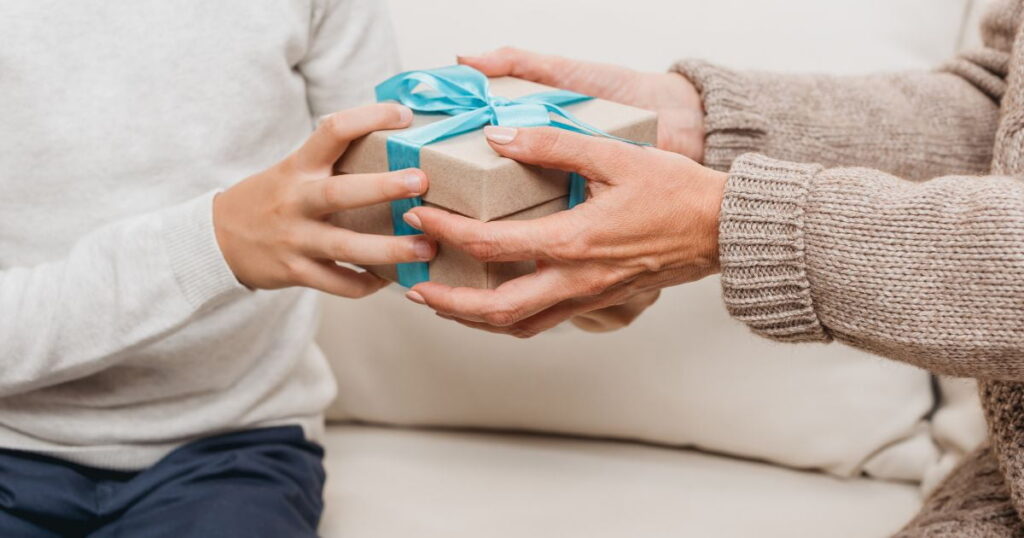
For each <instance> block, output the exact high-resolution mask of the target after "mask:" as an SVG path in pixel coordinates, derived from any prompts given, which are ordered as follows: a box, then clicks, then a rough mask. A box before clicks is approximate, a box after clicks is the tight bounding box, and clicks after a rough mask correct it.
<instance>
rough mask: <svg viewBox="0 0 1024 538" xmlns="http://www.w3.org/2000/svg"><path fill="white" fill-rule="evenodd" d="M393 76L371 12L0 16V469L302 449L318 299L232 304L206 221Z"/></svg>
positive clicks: (255, 296) (302, 8)
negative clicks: (243, 439)
mask: <svg viewBox="0 0 1024 538" xmlns="http://www.w3.org/2000/svg"><path fill="white" fill-rule="evenodd" d="M395 66H396V62H395V50H394V48H393V44H392V34H391V30H390V26H389V23H388V21H387V20H386V15H385V13H384V11H383V7H382V2H379V1H377V0H309V1H302V2H296V1H282V0H215V1H210V0H178V1H174V2H168V1H164V0H133V1H132V2H109V1H104V0H82V1H76V2H62V3H59V4H54V3H53V2H41V1H39V0H10V1H4V2H0V447H2V448H14V449H21V450H29V451H34V452H39V453H44V454H50V455H54V456H58V457H61V458H66V459H68V460H72V461H76V462H81V463H84V464H89V465H94V466H100V467H106V468H117V469H138V468H142V467H146V466H148V465H150V464H152V463H154V462H155V461H156V460H158V459H159V458H160V457H161V456H163V455H164V454H166V453H167V452H168V451H170V450H171V449H173V448H174V447H176V446H178V445H180V444H182V443H185V442H188V441H190V440H193V439H196V438H197V437H201V436H206V435H210V434H216V433H218V432H224V431H228V430H237V429H240V428H248V427H256V426H261V425H271V424H300V425H302V426H303V427H304V428H305V429H306V431H307V434H308V435H309V436H310V437H312V438H315V437H316V436H317V434H318V432H319V431H320V430H321V429H322V419H321V414H322V410H323V409H324V407H325V406H326V405H327V404H328V403H329V402H330V400H331V399H332V397H333V395H334V392H335V387H334V384H333V378H332V376H331V374H330V370H329V368H328V365H327V364H326V362H325V360H324V358H323V357H322V356H321V355H320V353H319V351H318V350H317V349H316V347H315V345H314V344H313V332H314V330H315V328H316V323H317V316H316V301H315V298H314V296H313V294H312V292H309V291H300V290H287V291H278V292H256V293H252V292H249V291H247V290H246V289H244V288H242V287H241V286H240V285H239V284H238V283H237V282H236V281H235V279H234V277H233V275H232V274H231V272H230V271H229V270H228V268H227V266H226V264H225V263H224V261H223V258H222V257H221V254H220V252H219V250H218V247H217V244H216V241H215V239H214V234H213V229H212V221H211V207H212V206H211V200H212V196H213V193H214V192H215V191H216V190H217V189H221V188H224V187H227V186H229V185H231V184H232V183H235V182H237V181H239V180H241V179H244V178H245V177H246V176H248V175H250V174H253V173H255V172H258V171H260V170H261V169H263V168H265V167H267V166H268V165H270V164H272V163H274V162H276V161H277V160H279V159H281V158H282V157H283V156H285V155H286V154H287V153H288V152H289V151H291V150H292V149H293V148H295V147H296V146H297V145H298V144H299V143H301V142H302V141H303V140H304V139H305V138H306V136H307V135H308V134H309V133H310V131H311V128H312V125H313V118H315V117H317V116H318V115H322V114H325V113H328V112H331V111H334V110H336V109H340V108H343V107H346V106H350V105H353V104H356V103H362V102H366V101H368V100H370V99H371V98H372V95H371V89H372V85H373V83H374V82H376V81H378V80H381V79H382V78H384V77H385V76H386V75H388V74H390V73H391V72H392V71H393V69H394V68H395Z"/></svg>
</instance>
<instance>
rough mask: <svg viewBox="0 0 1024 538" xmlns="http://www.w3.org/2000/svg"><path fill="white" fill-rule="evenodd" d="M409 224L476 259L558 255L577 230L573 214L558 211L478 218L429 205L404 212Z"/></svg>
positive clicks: (545, 257) (554, 257)
mask: <svg viewBox="0 0 1024 538" xmlns="http://www.w3.org/2000/svg"><path fill="white" fill-rule="evenodd" d="M404 219H405V222H407V223H408V224H409V225H410V226H412V227H413V228H416V229H417V230H422V231H423V232H424V233H425V234H427V235H429V236H430V237H432V238H434V239H437V240H438V241H440V242H441V243H445V244H447V245H451V246H453V247H455V248H456V249H458V250H461V251H464V252H466V253H467V254H469V255H470V256H473V257H474V258H476V259H478V260H480V261H517V260H536V259H561V258H563V257H566V256H567V255H568V254H569V253H567V252H565V250H567V249H569V248H571V247H572V246H574V241H573V239H574V238H575V235H576V234H577V233H579V232H578V230H580V227H579V226H577V225H576V224H575V215H573V214H572V212H569V211H560V212H558V213H554V214H551V215H548V216H545V217H540V218H537V219H533V220H520V221H508V220H506V221H493V222H481V221H478V220H476V219H471V218H469V217H463V216H461V215H456V214H454V213H449V212H447V211H444V210H442V209H437V208H433V207H422V206H421V207H415V208H413V209H411V210H409V212H407V213H406V214H405V216H404Z"/></svg>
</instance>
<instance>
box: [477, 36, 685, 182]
mask: <svg viewBox="0 0 1024 538" xmlns="http://www.w3.org/2000/svg"><path fill="white" fill-rule="evenodd" d="M459 63H461V64H464V65H468V66H470V67H473V68H475V69H477V70H479V71H481V72H483V73H484V74H485V75H487V76H491V77H497V76H505V75H510V76H514V77H518V78H523V79H526V80H532V81H534V82H538V83H540V84H544V85H547V86H553V87H556V88H562V89H565V90H571V91H574V92H579V93H582V94H585V95H590V96H593V97H599V98H601V99H606V100H608V101H615V102H618V103H623V104H627V105H632V106H635V107H637V108H644V109H647V110H651V111H654V112H657V114H658V147H659V148H661V149H664V150H668V151H674V152H676V153H679V154H682V155H685V156H687V157H689V158H691V159H693V160H695V161H697V162H702V161H703V160H704V106H703V104H702V102H701V98H700V94H698V93H697V90H696V88H694V87H693V84H691V83H690V81H689V80H687V79H686V78H684V77H683V76H681V75H678V74H676V73H641V72H637V71H633V70H632V69H628V68H625V67H619V66H615V65H608V64H599V63H591V62H581V61H577V60H570V59H568V58H560V57H558V56H548V55H542V54H537V53H534V52H527V51H523V50H519V49H514V48H508V47H506V48H503V49H499V50H496V51H494V52H490V53H488V54H484V55H483V56H460V57H459Z"/></svg>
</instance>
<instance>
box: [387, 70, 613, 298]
mask: <svg viewBox="0 0 1024 538" xmlns="http://www.w3.org/2000/svg"><path fill="white" fill-rule="evenodd" d="M376 93H377V101H378V102H383V101H397V102H399V103H401V104H403V105H405V106H407V107H409V108H410V109H412V110H413V112H415V113H418V114H444V115H449V116H452V117H450V118H447V119H444V120H441V121H437V122H434V123H431V124H428V125H424V126H422V127H417V128H415V129H408V130H406V131H403V132H401V133H397V134H394V135H391V136H389V137H388V140H387V154H388V169H389V170H392V171H394V170H402V169H405V168H418V167H419V166H420V150H421V149H422V148H423V146H426V145H428V144H433V143H435V142H440V141H442V140H446V139H449V138H452V137H455V136H459V135H462V134H465V133H468V132H471V131H475V130H477V129H481V128H483V127H485V126H487V125H502V126H507V127H542V126H552V127H558V128H560V129H566V130H570V131H574V132H578V133H583V134H588V135H594V136H601V137H604V138H611V139H614V140H620V141H623V142H629V143H633V142H632V141H630V140H626V139H623V138H619V137H616V136H613V135H611V134H608V133H606V132H604V131H602V130H600V129H598V128H596V127H593V126H591V125H588V124H586V123H584V122H583V121H581V120H580V119H579V118H576V117H575V116H573V115H572V114H571V113H569V112H568V111H566V110H565V109H563V108H562V107H563V106H569V105H573V104H576V103H581V102H583V101H588V100H590V99H593V98H592V97H589V96H586V95H582V94H579V93H575V92H570V91H565V90H554V91H547V92H541V93H535V94H531V95H526V96H523V97H517V98H515V99H509V98H507V97H501V96H495V95H492V94H491V92H490V81H489V80H488V79H487V77H486V76H485V75H484V74H483V73H481V72H480V71H477V70H476V69H473V68H472V67H469V66H464V65H454V66H448V67H440V68H437V69H430V70H424V71H408V72H405V73H401V74H399V75H395V76H394V77H391V78H389V79H388V80H386V81H384V82H382V83H381V84H380V85H378V86H377V89H376ZM553 117H554V118H557V119H552V118H553ZM585 197H586V180H585V179H584V178H583V177H582V176H580V175H578V174H571V175H570V183H569V207H573V206H575V205H578V204H580V203H582V202H583V200H584V199H585ZM422 204H423V200H422V199H421V198H410V199H405V200H397V201H394V202H392V203H391V221H392V225H393V227H394V233H395V235H417V234H420V233H422V232H420V231H419V230H417V229H415V228H413V227H412V226H409V225H408V224H406V222H405V221H404V220H403V219H402V216H403V215H405V213H406V212H407V211H409V210H410V209H412V208H413V207H417V206H420V205H422ZM427 280H430V272H429V268H428V265H427V263H425V262H416V263H402V264H399V265H398V281H399V283H400V284H402V285H403V286H406V287H412V286H414V285H416V284H418V283H420V282H425V281H427Z"/></svg>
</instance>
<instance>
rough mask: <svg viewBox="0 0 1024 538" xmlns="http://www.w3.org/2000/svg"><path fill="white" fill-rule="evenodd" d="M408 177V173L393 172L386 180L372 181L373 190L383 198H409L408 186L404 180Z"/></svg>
mask: <svg viewBox="0 0 1024 538" xmlns="http://www.w3.org/2000/svg"><path fill="white" fill-rule="evenodd" d="M408 175H409V173H408V172H394V173H392V174H390V176H389V177H387V178H386V179H383V180H377V181H374V185H375V186H376V189H375V190H376V191H377V192H378V193H379V194H380V195H381V197H384V198H389V199H394V198H405V197H407V196H409V186H408V185H407V184H406V182H405V179H404V178H405V177H406V176H408Z"/></svg>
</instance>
